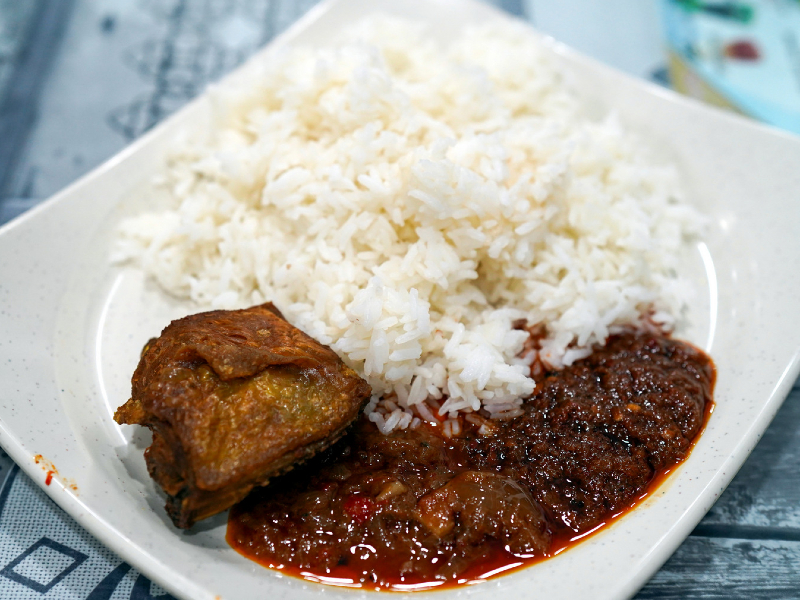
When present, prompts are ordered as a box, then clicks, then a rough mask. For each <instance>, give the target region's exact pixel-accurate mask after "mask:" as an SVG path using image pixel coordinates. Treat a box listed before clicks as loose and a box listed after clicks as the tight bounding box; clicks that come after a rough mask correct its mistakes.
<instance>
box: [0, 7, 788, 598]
mask: <svg viewBox="0 0 800 600" xmlns="http://www.w3.org/2000/svg"><path fill="white" fill-rule="evenodd" d="M315 3H316V0H294V1H293V0H113V1H112V0H0V99H1V101H0V102H1V103H0V224H2V223H4V222H6V221H8V220H10V219H11V218H13V217H15V216H17V215H18V214H20V213H22V212H23V211H25V210H27V209H28V208H30V207H32V206H33V205H35V204H36V203H37V202H39V201H40V200H41V199H43V198H46V197H48V196H49V195H51V194H52V193H54V192H56V191H58V190H59V189H60V188H62V187H63V186H64V185H66V184H68V183H70V182H71V181H73V180H74V179H76V178H77V177H78V176H80V175H82V174H83V173H85V172H87V171H89V170H90V169H91V168H93V167H94V166H96V165H98V164H99V163H101V162H102V161H103V160H105V159H107V158H109V157H110V156H112V155H113V154H115V153H116V152H117V151H119V150H120V149H122V148H123V147H124V146H125V145H126V144H127V143H128V142H129V141H130V140H131V139H133V138H135V137H137V136H138V135H140V134H141V133H143V132H144V131H146V130H148V129H149V128H150V127H152V126H153V125H154V124H156V123H157V122H158V121H160V120H161V119H163V118H164V117H165V116H167V115H169V114H170V113H171V112H173V111H174V110H176V109H177V108H179V107H180V106H182V105H183V104H184V103H185V102H186V101H187V100H189V99H190V98H192V97H193V96H195V95H196V94H198V93H199V92H200V91H202V89H203V88H204V86H205V85H206V84H207V83H208V82H209V81H213V80H215V79H217V78H218V77H219V76H220V75H222V74H223V73H225V72H227V71H228V70H230V69H231V68H233V67H234V66H236V65H237V64H239V63H240V62H241V61H242V60H243V59H244V58H246V57H247V56H248V55H250V54H251V53H252V52H253V51H254V50H255V49H256V48H258V47H259V46H261V45H263V44H264V43H265V42H267V41H269V40H270V39H271V38H272V37H274V36H275V35H276V34H277V33H279V32H280V31H282V30H283V29H285V28H286V27H287V26H288V25H289V24H291V23H292V22H294V21H295V20H296V19H297V18H298V17H299V16H300V15H302V14H303V13H304V12H306V11H307V10H308V9H309V8H310V7H311V6H312V5H313V4H315ZM493 3H494V4H496V5H498V6H500V7H501V8H503V9H505V10H507V11H509V12H511V13H512V14H516V15H519V16H523V17H525V18H528V19H529V20H531V21H533V22H534V24H535V25H537V26H538V27H539V28H540V29H542V30H544V31H545V32H547V33H550V34H552V35H553V36H554V37H556V38H558V39H561V40H563V41H565V42H567V43H570V44H571V45H574V46H576V47H578V48H579V49H580V50H583V51H584V52H587V53H589V54H592V55H594V56H596V57H597V58H600V59H601V60H604V61H606V62H609V63H611V64H613V65H615V66H617V67H619V68H622V69H624V70H627V71H629V72H631V73H633V74H635V75H638V76H642V77H650V78H656V79H658V78H663V63H664V57H663V53H662V46H661V42H660V32H659V22H658V12H657V8H656V5H655V2H654V1H653V0H613V1H609V2H603V3H600V2H596V1H593V0H495V1H494V2H493ZM0 376H1V374H0ZM798 467H800V387H798V386H797V385H795V388H794V389H793V391H792V393H791V394H790V397H789V398H788V399H787V402H786V404H785V405H784V407H783V408H782V409H781V411H780V413H779V415H778V417H777V418H776V420H775V422H774V423H773V425H772V426H771V427H770V429H769V430H768V431H767V432H766V434H765V436H764V439H763V440H762V442H761V443H760V444H759V446H758V447H757V448H756V450H755V451H754V453H753V455H752V456H751V458H750V459H749V460H748V462H747V463H746V464H745V466H744V467H743V469H742V471H741V472H740V473H739V475H738V476H737V477H736V479H735V480H734V481H733V483H732V484H731V486H730V487H729V489H728V490H727V491H726V492H725V494H723V496H722V497H721V498H720V500H719V501H718V502H717V504H716V505H715V507H714V508H713V509H712V510H711V512H710V513H709V514H708V516H707V517H706V518H705V519H704V520H703V521H702V523H701V524H700V525H699V526H698V528H697V529H696V530H695V532H694V533H693V534H692V536H690V537H689V538H688V539H687V541H686V542H685V543H684V544H683V545H682V546H681V547H680V548H679V550H678V551H677V552H676V554H675V555H674V556H673V557H672V559H670V561H669V562H668V563H667V564H666V565H665V566H664V568H662V569H661V571H659V573H658V574H657V575H656V576H655V577H654V578H653V579H652V580H651V581H650V583H648V585H647V586H645V588H644V589H642V590H641V591H640V593H639V595H638V596H637V597H638V598H686V597H691V598H770V599H772V598H800V483H798V479H797V473H798V471H799V470H800V469H799V468H798ZM40 598H47V599H70V600H71V599H76V600H77V599H80V600H122V599H130V600H149V599H152V598H164V599H166V598H171V596H170V595H169V594H166V592H164V591H163V590H161V589H160V588H159V587H158V586H157V585H155V584H151V582H150V581H149V580H148V579H147V578H146V577H144V576H143V575H141V574H139V573H138V572H137V571H136V570H135V569H133V568H131V567H130V566H129V565H128V564H126V563H124V562H123V561H122V560H121V559H119V558H118V557H117V556H116V555H115V554H114V553H112V552H111V551H110V550H108V549H107V548H105V547H104V546H103V545H102V544H100V543H99V542H98V541H97V540H95V539H94V538H93V537H92V536H91V535H90V534H88V533H87V532H86V531H84V530H83V529H82V528H81V527H80V526H79V525H78V524H77V523H75V521H74V520H73V519H72V518H71V517H69V516H68V515H67V514H65V513H64V512H63V511H61V509H59V508H58V507H57V506H56V505H55V504H54V503H53V502H52V501H51V500H50V499H49V498H48V497H47V496H46V494H44V492H43V491H42V490H41V489H40V488H39V487H38V486H37V485H36V484H34V483H33V482H32V481H31V480H30V479H29V478H28V477H27V476H26V475H24V474H23V473H21V472H20V471H19V468H18V467H17V466H16V465H14V463H13V462H12V461H11V460H10V459H9V458H8V456H6V455H5V453H3V452H2V451H0V600H5V599H8V600H23V599H24V600H29V599H40Z"/></svg>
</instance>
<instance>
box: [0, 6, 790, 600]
mask: <svg viewBox="0 0 800 600" xmlns="http://www.w3.org/2000/svg"><path fill="white" fill-rule="evenodd" d="M379 10H380V11H384V12H389V13H394V14H399V15H404V16H408V17H413V18H416V19H419V20H422V21H426V22H428V23H430V25H431V33H432V34H433V35H435V36H437V37H438V38H440V39H442V40H443V41H446V40H447V39H449V38H450V37H452V36H453V35H454V34H455V33H456V32H458V31H459V30H460V29H461V28H462V27H464V26H465V25H468V24H470V23H481V22H485V21H487V20H490V19H498V18H507V17H505V16H502V15H501V14H500V13H498V12H497V11H496V10H494V9H492V8H490V7H488V6H485V5H482V4H479V3H476V2H473V1H470V0H463V1H457V0H379V1H378V0H334V1H332V2H327V3H323V4H322V5H320V6H319V7H318V8H316V9H315V10H313V11H312V13H311V14H309V15H308V16H307V17H305V18H304V19H303V20H302V21H301V22H299V23H298V24H297V25H296V26H295V27H294V28H292V29H291V30H290V31H289V32H288V33H287V34H285V35H284V36H282V37H281V38H279V39H278V40H276V41H275V42H273V43H272V44H271V45H270V46H269V47H268V48H266V49H265V50H264V51H263V52H265V53H269V52H271V51H273V49H274V48H276V47H279V46H283V45H285V44H287V43H290V42H291V43H295V42H297V43H304V44H320V43H325V42H327V41H330V40H331V38H332V37H333V35H334V34H335V32H337V31H339V30H341V28H342V27H343V26H345V25H347V24H348V23H351V22H352V21H353V20H355V19H356V18H358V17H359V16H362V15H364V14H366V13H370V12H375V11H379ZM546 43H548V44H550V45H551V47H552V48H553V51H554V53H555V54H556V55H557V57H558V60H560V61H561V62H562V63H563V68H564V70H565V73H566V74H567V77H568V79H569V81H570V82H571V83H572V85H573V86H574V87H575V89H576V90H577V91H578V92H579V93H580V94H581V95H582V96H583V97H584V99H585V101H586V104H587V106H588V109H589V111H590V113H591V114H594V115H597V116H599V115H603V114H605V113H607V112H609V111H612V110H613V111H615V112H617V113H618V114H619V115H620V117H621V119H622V121H623V122H624V123H625V124H626V125H627V126H628V127H629V128H630V129H632V130H634V131H636V132H638V133H639V134H640V135H641V136H642V137H644V138H646V139H647V140H649V143H650V145H652V146H655V147H658V148H659V149H661V151H662V152H663V155H664V156H665V157H666V158H668V159H670V160H673V161H674V162H676V163H677V164H678V166H679V168H680V169H681V171H682V174H683V175H684V178H685V183H686V186H687V189H688V191H689V193H690V198H691V200H692V201H693V202H694V203H695V204H696V205H697V206H699V207H700V208H701V209H702V210H703V211H705V212H706V213H707V214H709V215H710V216H711V217H712V221H713V222H712V231H711V233H710V235H709V237H708V239H707V240H705V241H704V243H702V244H699V245H697V247H695V248H692V249H689V250H690V251H689V252H688V255H687V259H686V270H687V273H688V274H690V275H691V276H692V277H694V278H695V279H696V281H697V282H698V285H699V288H700V291H701V294H700V297H699V299H698V301H697V302H696V303H695V304H694V305H693V306H692V307H691V310H690V319H691V323H692V324H693V325H692V327H691V328H690V329H688V330H686V331H684V332H683V335H684V336H685V337H687V338H688V339H690V340H691V341H693V342H695V343H696V344H698V345H699V346H701V347H704V348H705V349H706V350H707V351H709V352H710V354H711V356H712V357H713V358H714V360H715V361H716V364H717V367H718V381H717V389H716V401H717V408H716V411H715V412H714V415H713V417H712V418H711V421H710V423H709V425H708V427H707V429H706V431H705V433H704V434H703V436H702V437H701V439H700V441H699V442H698V444H697V446H696V448H695V450H694V452H693V453H692V454H691V456H690V457H689V459H688V460H687V461H686V462H685V463H684V464H683V465H682V466H681V467H680V468H679V469H677V471H676V473H675V474H673V475H672V477H671V478H670V479H669V480H668V481H667V482H666V483H665V484H664V485H662V486H661V487H660V488H659V489H658V490H657V492H656V493H654V494H653V495H651V497H650V498H649V499H648V500H647V501H645V502H644V504H642V505H641V506H640V507H639V508H637V509H636V510H634V511H633V512H632V513H631V514H629V515H627V516H625V517H624V518H622V519H621V520H619V521H617V522H616V523H615V524H613V525H612V526H611V527H609V528H607V529H605V530H604V531H602V532H601V533H600V534H598V535H595V536H593V537H591V538H590V539H588V540H587V541H585V542H583V543H581V544H579V545H578V546H577V547H575V548H573V549H571V550H570V551H569V552H565V553H563V554H561V555H559V556H557V557H556V558H554V559H551V560H548V561H545V562H543V563H541V564H539V565H537V566H534V567H532V568H529V569H526V570H523V571H521V572H517V573H513V574H511V575H507V576H503V577H500V578H498V579H495V580H491V581H489V582H487V583H484V584H482V585H477V586H472V587H470V588H468V589H464V590H460V591H448V592H437V597H441V598H444V597H455V596H456V595H459V596H462V595H467V596H470V597H476V598H477V597H480V598H489V597H492V596H494V595H495V594H497V593H498V591H502V594H503V596H504V597H505V598H508V599H509V600H511V599H513V598H520V599H521V598H527V597H529V596H530V593H531V591H532V590H547V593H548V594H549V595H550V597H554V598H576V597H578V598H583V597H592V598H618V597H625V596H630V595H632V594H634V593H635V592H636V590H638V589H639V587H641V586H642V585H643V584H644V583H645V581H646V580H647V579H648V578H649V577H650V576H651V575H652V574H653V573H654V572H655V571H656V570H657V569H658V567H659V566H660V565H661V564H662V563H663V562H664V561H665V560H666V559H667V558H668V557H669V556H670V554H671V553H672V552H673V551H674V550H675V548H676V547H677V546H678V545H679V544H680V543H681V541H682V540H683V539H684V538H685V537H686V536H687V535H688V533H689V532H690V531H691V530H692V528H693V527H694V526H695V524H696V523H697V522H698V521H699V520H700V519H701V518H702V516H703V515H704V514H705V513H706V511H707V510H708V509H709V508H710V507H711V505H712V504H713V503H714V501H715V500H716V498H717V497H718V496H719V494H720V493H721V492H722V490H723V489H724V488H725V486H726V485H727V484H728V482H729V481H730V480H731V478H732V477H733V476H734V474H735V473H736V471H737V470H738V469H739V467H740V466H741V464H742V463H743V462H744V460H745V458H746V457H747V456H748V454H749V453H750V451H751V450H752V448H753V447H754V446H755V444H756V443H757V441H758V439H759V437H760V436H761V434H762V433H763V431H764V430H765V429H766V427H767V426H768V424H769V422H770V420H771V419H772V417H773V416H774V414H775V412H776V411H777V410H778V407H779V406H780V404H781V402H782V401H783V399H784V398H785V396H786V394H787V393H788V391H789V388H790V386H791V385H792V383H793V381H794V379H795V378H796V377H797V373H798V368H799V367H800V361H799V357H800V311H798V301H799V300H800V276H798V275H799V274H800V140H799V139H798V138H795V137H793V136H790V135H787V134H782V133H780V132H778V131H776V130H772V129H769V128H766V127H762V126H760V125H757V124H755V123H752V122H750V121H746V120H743V119H741V118H738V117H735V116H732V115H729V114H726V113H722V112H719V111H717V110H714V109H711V108H708V107H706V106H703V105H701V104H698V103H696V102H694V101H691V100H687V99H684V98H682V97H679V96H677V95H675V94H673V93H670V92H668V91H665V90H663V89H661V88H658V87H656V86H653V85H649V84H646V83H643V82H641V81H638V80H635V79H632V78H630V77H627V76H625V75H623V74H621V73H618V72H616V71H614V70H612V69H609V68H607V67H604V66H602V65H600V64H598V63H596V62H594V61H592V60H590V59H587V58H585V57H583V56H581V55H578V54H576V53H575V52H573V51H571V50H569V49H568V48H565V47H563V46H560V45H558V44H556V43H554V42H552V41H549V40H548V41H546ZM249 68H250V67H248V66H247V65H245V66H244V67H243V68H242V69H240V70H239V71H237V72H236V73H234V74H233V75H232V76H231V77H233V78H237V79H238V78H242V77H247V76H248V75H247V73H248V69H249ZM222 85H225V83H224V82H223V84H222ZM209 110H210V103H209V101H208V98H207V97H206V96H203V97H201V98H200V99H198V100H196V101H195V102H193V103H192V104H190V105H189V106H188V107H186V108H185V109H183V110H182V111H180V112H179V113H178V114H176V115H175V116H174V117H172V118H171V119H169V120H168V121H167V122H166V123H164V124H163V125H161V126H160V127H158V128H156V129H155V130H154V131H152V132H151V133H149V134H148V135H146V136H144V137H143V138H141V139H140V140H138V141H137V142H136V143H134V144H133V145H132V146H130V147H129V148H128V149H127V150H125V151H124V152H122V153H121V154H120V155H118V156H117V157H115V158H113V159H112V160H110V161H109V162H108V163H106V164H105V165H103V166H102V167H100V168H98V169H97V170H95V171H94V172H92V173H91V174H89V175H87V176H86V177H84V178H83V179H81V180H80V181H78V182H77V183H75V184H74V185H72V186H70V187H69V188H68V189H66V190H64V191H63V192H61V193H60V194H57V195H56V196H55V197H54V198H52V199H50V200H49V201H47V202H46V203H44V204H43V205H41V206H39V207H37V208H36V209H34V210H32V211H30V212H29V213H28V214H26V215H24V216H22V217H21V218H19V219H17V220H16V221H14V222H12V223H10V224H8V225H6V226H5V227H3V228H2V229H0V443H1V444H2V446H3V447H4V448H5V449H6V451H7V452H8V453H9V454H10V455H11V457H12V458H13V459H14V460H15V461H16V462H17V464H19V465H20V466H21V467H22V468H23V469H24V470H25V472H26V473H28V475H30V476H31V477H32V478H33V479H34V480H35V481H37V482H38V483H39V484H40V485H42V487H43V489H45V491H46V492H47V493H48V494H49V495H50V496H51V497H52V498H53V499H54V500H55V501H56V502H57V503H58V504H59V505H60V506H61V507H62V508H64V509H65V510H66V511H67V512H68V513H69V514H71V515H72V516H73V517H74V518H75V519H76V520H77V521H78V522H79V523H80V524H82V525H83V526H84V527H86V528H87V529H88V530H89V531H90V532H91V533H93V534H94V535H95V536H96V537H97V538H98V539H99V540H100V541H102V542H103V543H105V544H106V545H107V546H109V547H110V548H112V549H113V550H114V551H116V552H117V553H118V554H119V555H120V556H122V557H123V558H124V559H125V560H127V561H129V562H130V563H131V564H133V565H135V566H136V567H137V568H139V569H140V570H141V571H143V572H144V573H145V574H146V575H147V576H149V577H151V578H152V579H154V580H156V581H157V582H158V583H160V584H161V585H162V586H164V587H165V588H166V589H168V590H169V591H170V592H171V593H173V594H174V595H176V596H179V597H183V598H199V599H208V600H211V599H219V598H225V599H234V598H243V599H244V598H256V597H269V598H272V599H273V600H277V599H279V598H311V597H315V596H316V595H317V594H318V593H320V592H323V591H324V593H326V594H327V595H328V596H329V597H340V596H341V597H345V596H348V597H352V595H353V594H354V593H355V594H363V592H352V591H348V590H339V589H336V588H330V587H321V586H318V585H316V584H309V583H305V582H302V581H299V580H296V579H293V578H287V577H283V576H281V575H280V574H278V573H275V572H272V571H269V570H267V569H264V568H262V567H260V566H258V565H256V564H255V563H252V562H250V561H248V560H246V559H244V558H242V557H241V556H239V555H238V554H236V553H235V552H234V551H233V550H231V549H230V548H229V547H228V545H227V544H226V543H225V540H224V533H225V519H224V517H217V518H215V519H211V520H209V521H208V522H206V523H203V524H201V525H200V526H198V527H196V530H195V531H193V532H192V533H183V532H179V531H177V530H176V529H175V528H173V527H172V525H171V524H170V523H169V522H168V520H167V518H166V516H165V514H164V511H163V498H162V497H161V496H159V495H158V494H157V493H156V491H155V489H154V487H153V485H152V483H151V481H150V479H149V477H148V476H147V474H146V469H145V467H144V461H143V459H142V456H141V453H142V450H143V448H144V447H145V446H146V445H147V443H148V442H147V440H146V436H142V435H141V434H132V429H133V428H120V427H119V426H117V425H116V424H115V423H114V422H113V420H112V415H113V412H114V409H115V408H116V407H117V406H119V405H120V404H122V403H123V402H124V401H125V400H126V399H127V398H128V394H129V391H130V384H129V378H130V374H131V373H132V371H133V369H134V367H135V365H136V362H137V360H138V353H139V349H140V348H141V347H142V345H143V343H144V342H145V341H146V340H147V339H148V338H149V337H150V336H151V335H153V334H155V333H156V332H158V331H160V330H161V328H162V327H163V326H164V325H165V324H166V323H167V322H168V321H169V320H170V319H172V318H175V317H178V316H182V315H184V314H186V313H189V312H192V311H193V310H196V309H194V307H192V306H189V305H186V304H181V303H178V302H176V301H174V300H170V299H169V298H167V297H166V296H165V295H163V294H162V293H161V292H159V291H158V290H157V289H155V288H154V287H153V286H152V285H150V284H148V283H147V282H146V281H144V280H143V278H142V276H141V275H140V274H139V273H137V272H136V271H134V270H131V269H118V268H115V267H112V266H110V265H109V264H108V260H107V257H108V254H109V249H110V244H111V240H112V234H113V228H114V226H115V225H116V224H117V223H118V222H119V220H120V218H122V216H124V215H126V214H132V213H134V212H137V211H140V210H142V209H143V208H144V207H145V206H146V205H149V204H151V203H156V204H157V203H158V198H157V197H153V196H151V195H150V191H149V190H150V183H151V181H152V179H153V177H154V175H155V174H156V173H158V172H159V170H160V169H161V168H162V165H163V161H164V157H165V154H166V152H167V151H168V149H169V148H170V146H171V144H172V142H173V140H174V139H175V136H176V134H177V133H178V132H180V131H181V130H182V129H184V128H188V127H191V128H195V129H196V128H202V127H207V126H208V122H209V120H208V116H209ZM131 436H133V437H131ZM36 455H41V456H42V457H44V459H46V461H47V462H43V461H41V460H39V461H38V463H37V461H36V460H35V459H34V457H35V456H36ZM48 463H52V464H53V465H55V467H57V469H58V474H57V475H56V477H55V478H54V479H53V481H52V483H51V484H50V485H45V477H46V472H45V471H46V468H49V467H45V468H43V466H45V465H46V464H48Z"/></svg>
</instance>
